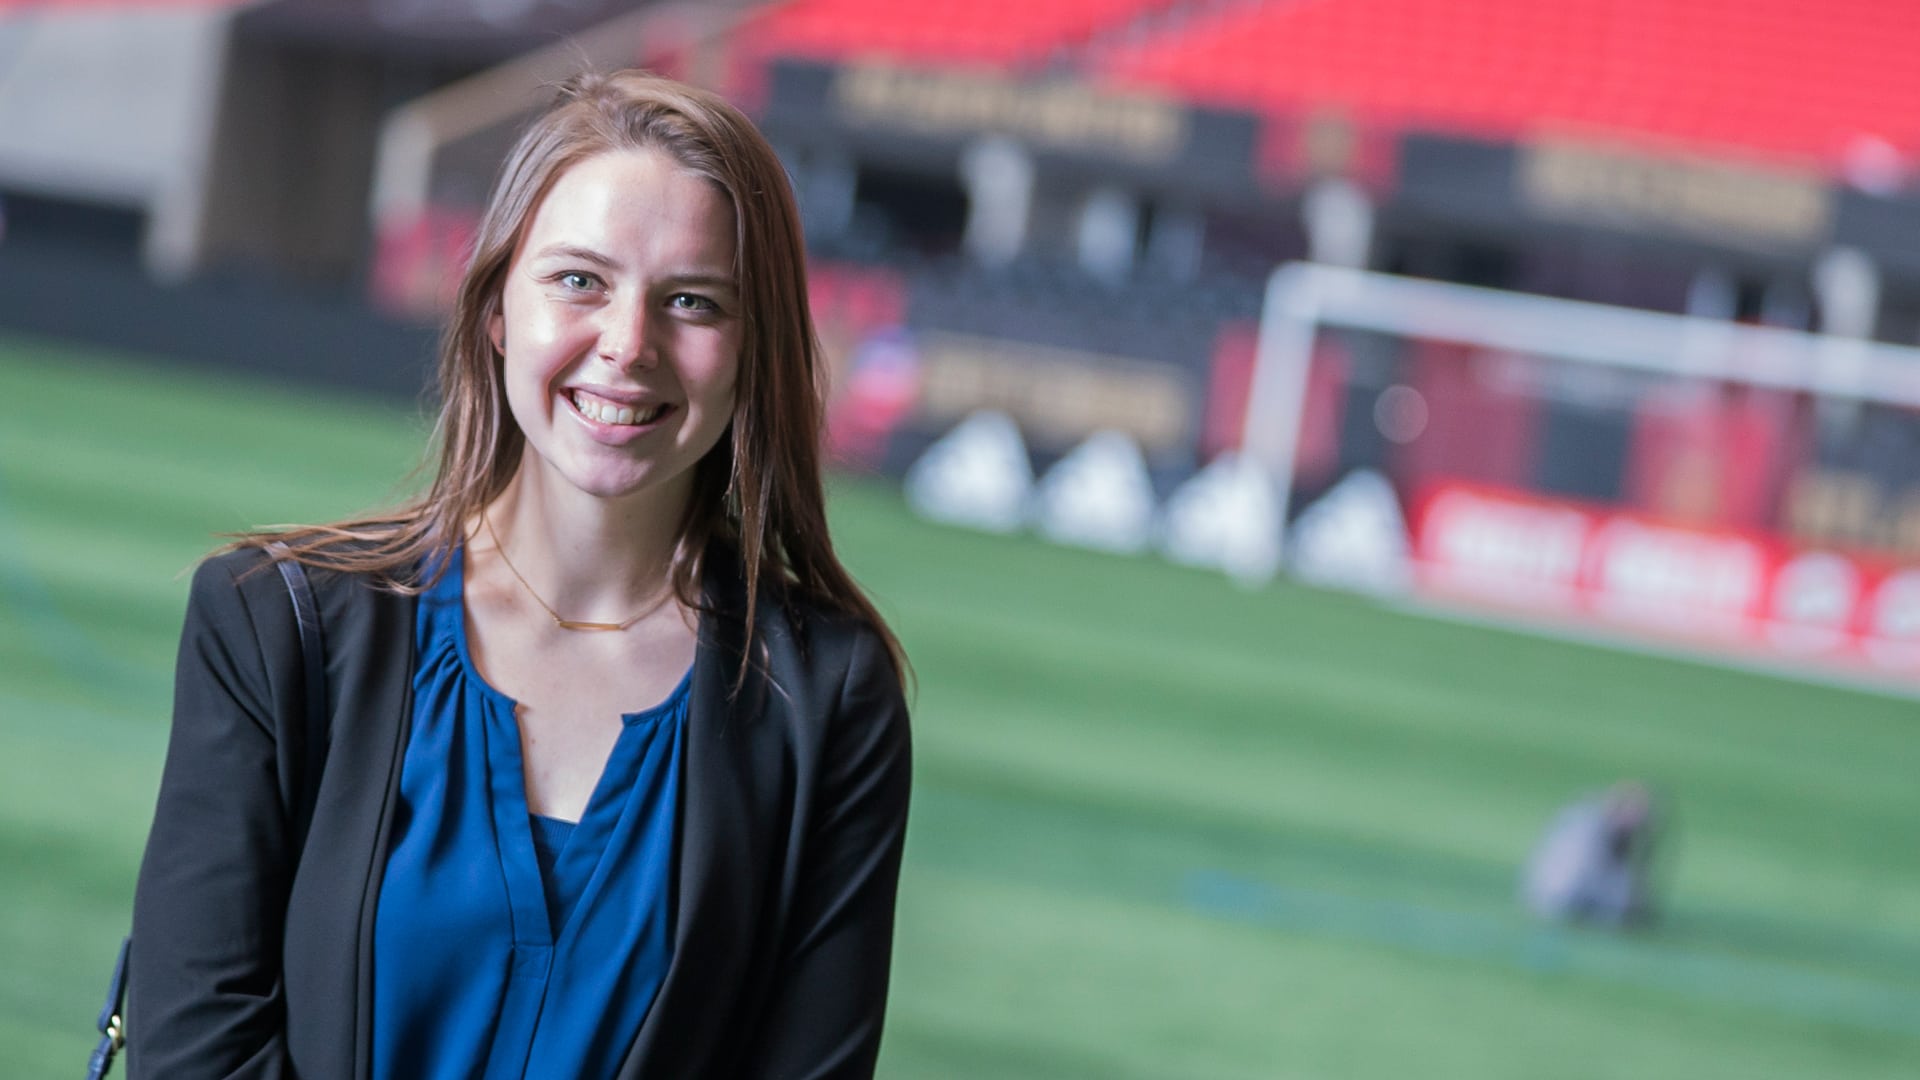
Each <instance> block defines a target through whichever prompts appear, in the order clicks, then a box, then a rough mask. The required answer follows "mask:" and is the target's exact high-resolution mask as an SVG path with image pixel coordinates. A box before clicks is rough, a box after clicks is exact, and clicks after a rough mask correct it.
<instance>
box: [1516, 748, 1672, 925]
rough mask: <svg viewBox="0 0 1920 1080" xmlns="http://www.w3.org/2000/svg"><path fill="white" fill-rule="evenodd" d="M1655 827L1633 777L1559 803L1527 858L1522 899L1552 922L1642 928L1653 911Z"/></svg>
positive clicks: (1653, 812)
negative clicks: (1652, 872) (1584, 795)
mask: <svg viewBox="0 0 1920 1080" xmlns="http://www.w3.org/2000/svg"><path fill="white" fill-rule="evenodd" d="M1659 825H1660V815H1659V812H1658V808H1657V806H1656V805H1655V802H1654V799H1653V795H1652V793H1651V792H1649V791H1648V790H1647V788H1646V786H1645V785H1644V784H1641V783H1638V782H1636V781H1622V782H1621V783H1618V784H1615V785H1614V786H1613V787H1611V788H1608V789H1607V790H1606V791H1604V792H1600V793H1598V794H1596V795H1591V796H1587V797H1585V798H1582V799H1580V800H1578V801H1576V802H1574V803H1572V804H1570V805H1568V806H1566V807H1564V808H1562V809H1561V810H1560V812H1559V813H1557V814H1556V815H1554V818H1553V821H1552V822H1551V823H1549V824H1548V826H1547V828H1546V831H1545V832H1544V833H1543V834H1542V835H1541V837H1540V841H1539V843H1538V844H1536V845H1535V846H1534V849H1533V853H1532V854H1531V855H1530V856H1529V857H1528V859H1527V864H1526V869H1525V871H1524V873H1523V874H1522V877H1521V883H1520V895H1521V900H1522V901H1523V902H1524V903H1525V904H1526V906H1527V910H1529V911H1531V912H1532V913H1533V914H1535V915H1537V916H1540V917H1541V918H1544V919H1549V920H1552V921H1554V922H1579V923H1590V924H1592V925H1596V926H1604V927H1609V928H1616V929H1617V928H1622V927H1630V926H1644V925H1646V924H1647V923H1648V922H1650V921H1651V920H1652V917H1653V913H1654V905H1653V897H1652V881H1651V871H1652V859H1653V848H1654V840H1655V838H1656V836H1657V834H1658V832H1659Z"/></svg>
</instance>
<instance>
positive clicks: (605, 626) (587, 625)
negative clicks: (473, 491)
mask: <svg viewBox="0 0 1920 1080" xmlns="http://www.w3.org/2000/svg"><path fill="white" fill-rule="evenodd" d="M480 520H481V521H483V522H485V523H486V526H487V536H489V537H491V538H492V540H493V550H495V551H497V552H499V553H500V561H501V562H502V563H505V564H506V567H507V572H508V573H511V574H512V575H513V579H514V580H515V581H518V582H519V583H520V587H521V588H523V589H525V590H527V595H528V596H531V597H533V602H534V603H536V604H539V605H540V606H541V607H542V608H543V609H545V611H546V613H547V614H548V615H551V616H552V617H553V625H555V626H557V627H559V628H560V629H562V630H625V629H626V628H627V627H629V626H632V625H633V624H634V623H637V622H639V621H640V620H641V619H644V618H646V617H647V616H649V615H651V614H653V613H654V612H655V611H658V610H659V609H660V605H662V604H664V603H666V602H667V600H668V598H670V597H671V596H673V590H672V589H668V590H667V591H666V592H663V593H661V594H660V597H659V599H657V600H654V601H653V602H652V603H649V604H648V605H647V606H646V607H644V608H642V609H641V610H640V613H639V614H638V615H635V616H634V617H633V618H631V619H628V620H627V621H626V622H617V623H611V622H583V621H581V620H579V619H563V618H561V617H560V613H559V612H557V611H555V610H553V608H552V606H551V605H549V604H548V603H547V602H546V601H545V600H542V599H540V594H539V593H537V592H534V591H533V586H532V585H529V584H527V579H526V578H524V577H521V576H520V571H519V569H517V568H516V567H515V566H514V565H513V560H512V559H509V558H507V546H506V545H505V544H502V543H501V542H500V534H499V533H497V532H494V531H493V515H491V514H488V513H486V512H484V511H483V512H481V514H480Z"/></svg>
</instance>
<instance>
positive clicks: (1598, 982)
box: [0, 341, 1920, 1080]
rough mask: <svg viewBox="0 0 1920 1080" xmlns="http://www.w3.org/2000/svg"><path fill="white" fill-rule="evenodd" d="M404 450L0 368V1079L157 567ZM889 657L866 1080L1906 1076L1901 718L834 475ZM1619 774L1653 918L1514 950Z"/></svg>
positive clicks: (124, 863) (99, 834)
mask: <svg viewBox="0 0 1920 1080" xmlns="http://www.w3.org/2000/svg"><path fill="white" fill-rule="evenodd" d="M423 429H424V425H423V424H422V422H421V421H420V419H419V418H418V417H417V416H414V415H411V414H408V413H405V412H401V411H396V410H394V409H391V408H387V407H384V406H378V405H372V404H367V403H357V402H354V401H352V400H348V399H344V398H336V397H329V396H327V395H324V394H318V393H314V392H312V391H307V390H300V391H292V390H287V389H283V388H276V387H272V386H267V385H260V384H252V383H248V382H245V381H242V380H240V379H238V378H236V377H234V376H231V375H209V374H206V373H185V372H182V371H179V370H177V369H174V368H171V367H167V366H163V365H161V364H158V363H154V362H140V361H139V360H138V359H137V358H118V359H115V358H108V357H101V356H97V355H94V354H91V353H84V352H80V351H77V350H71V349H67V348H64V347H56V346H52V345H47V344H44V343H31V342H17V341H16V342H11V343H8V342H0V866H4V868H5V870H4V882H5V885H4V888H3V889H0V957H4V963H0V1076H6V1077H10V1078H11V1077H21V1078H37V1077H50V1078H59V1077H63V1076H72V1075H77V1074H78V1072H79V1069H80V1066H81V1062H82V1060H83V1059H84V1058H85V1056H86V1054H87V1051H88V1049H89V1047H90V1044H91V1034H90V1024H91V1021H92V1017H93V1012H94V1011H95V1009H96V1008H97V1007H98V997H97V995H98V993H99V991H100V988H101V984H102V983H103V982H104V980H105V976H106V973H107V967H108V965H109V962H110V960H111V957H112V953H113V949H114V947H115V946H116V944H117V942H118V940H119V936H120V934H121V933H122V932H123V930H124V928H125V926H126V919H127V912H128V905H129V901H130V897H131V893H132V887H133V879H134V873H135V870H136V866H137V862H138V859H139V854H140V848H141V844H142V840H143V836H144V832H145V827H146V820H147V816H148V815H149V813H150V812H151V808H152V800H153V795H154V791H155V789H156V786H157V784H158V780H159V770H160V762H161V755H162V750H163V747H164V742H165V734H166V731H165V729H166V723H167V702H168V700H169V690H168V686H169V681H170V673H171V664H172V652H173V648H174V640H175V635H176V633H177V632H178V625H179V618H180V612H181V608H182V605H183V603H184V600H185V588H186V580H185V578H184V577H183V576H181V572H182V571H183V570H184V569H186V568H187V567H189V566H190V565H191V563H192V562H193V560H194V559H195V557H196V556H197V555H198V554H199V553H200V552H202V551H203V550H205V549H206V548H207V547H208V546H210V545H211V544H212V543H213V538H212V534H213V533H215V532H219V531H222V530H230V529H237V528H241V527H245V526H249V525H254V524H260V523H268V522H281V521H295V520H314V519H318V518H325V517H329V516H333V515H338V514H342V513H345V512H347V511H350V510H354V509H358V508H362V507H365V506H368V505H370V504H374V503H379V502H383V501H386V500H387V498H388V497H389V495H390V494H391V493H392V492H393V491H394V490H395V485H396V484H398V483H399V482H400V481H401V479H402V477H403V476H404V474H405V473H406V471H407V469H408V467H409V466H410V465H411V463H412V462H413V461H414V459H415V455H416V452H417V447H418V445H419V442H420V439H421V438H422V432H423ZM833 512H834V518H835V522H836V525H837V530H838V535H839V537H840V541H841V545H842V548H843V552H844V554H845V556H846V558H847V560H848V562H849V563H850V565H851V566H852V567H853V568H854V571H855V573H856V574H857V575H858V576H859V577H860V578H861V579H862V580H863V581H864V582H865V583H866V584H867V585H868V586H869V587H870V588H871V589H872V590H873V592H874V593H875V594H876V596H877V598H878V599H879V601H880V604H881V607H882V609H883V610H884V611H886V612H887V613H888V614H889V616H890V617H891V618H893V619H894V620H895V623H896V628H897V629H898V630H899V632H900V634H901V637H902V638H903V640H904V641H905V642H906V644H907V646H908V648H909V650H910V652H911V654H912V656H913V659H914V661H915V663H916V665H917V666H918V669H919V675H920V682H921V688H920V693H919V697H918V701H917V705H916V708H915V714H914V719H915V725H916V726H915V737H916V785H917V786H916V788H915V794H914V809H913V825H912V832H911V836H910V841H909V847H908V852H907V866H906V871H905V877H904V880H903V886H902V898H901V909H900V929H899V940H898V949H897V952H896V957H895V972H896V979H895V991H894V996H893V999H892V1004H891V1009H890V1012H889V1028H888V1033H887V1038H886V1046H885V1052H884V1056H883V1060H882V1074H883V1075H885V1076H897V1077H955V1078H962V1077H964V1078H976V1077H1006V1078H1034V1080H1041V1078H1046V1080H1060V1078H1077V1077H1087V1078H1101V1080H1108V1078H1135V1077H1167V1078H1213V1077H1221V1078H1237V1077H1289V1078H1291V1077H1302V1078H1316V1077H1324V1078H1343V1080H1404V1078H1409V1077H1413V1078H1429V1077H1431V1078H1462V1080H1467V1078H1471V1080H1500V1078H1512V1080H1537V1078H1579V1077H1591V1078H1600V1077H1609V1078H1613V1077H1618V1078H1626V1077H1634V1078H1643V1077H1662V1078H1664V1077H1674V1078H1688V1080H1705V1078H1713V1077H1725V1078H1729V1080H1754V1078H1758V1077H1783V1078H1784V1077H1805V1078H1820V1080H1828V1078H1836V1077H1846V1078H1887V1080H1892V1078H1896V1077H1897V1078H1902V1080H1911V1078H1913V1077H1915V1076H1920V715H1917V714H1920V709H1916V706H1915V703H1914V702H1913V701H1910V700H1896V699H1893V698H1888V697H1879V696H1873V695H1868V694H1864V693H1854V692H1847V691H1842V690H1835V689H1831V688H1822V687H1815V686H1810V685H1803V684H1796V683H1793V682H1787V681H1780V680H1773V679H1768V678H1764V677H1760V676H1757V675H1753V674H1744V673H1737V672H1731V671H1726V670H1720V669H1715V668H1712V667H1706V666H1701V665H1696V664H1690V663H1685V662H1681V661H1674V660H1663V659H1656V658H1649V657H1644V656H1637V655H1629V654H1625V653H1619V652H1609V651H1603V650H1599V649H1593V648H1588V647H1583V646H1578V645H1573V644H1567V643H1563V642H1555V641H1548V640H1543V639H1535V638H1530V637H1526V636H1522V635H1519V634H1512V633H1506V632H1501V631H1497V630H1489V629H1483V628H1477V627H1470V626H1464V625H1457V624H1452V623H1446V622H1441V621H1435V620H1429V619H1423V618H1418V617H1414V616H1410V615H1407V614H1404V613H1399V612H1394V611H1389V610H1383V609H1381V608H1379V607H1377V606H1375V605H1372V604H1370V603H1367V602H1364V601H1361V600H1357V599H1354V598H1350V597H1346V596H1340V595H1334V594H1328V593H1322V592H1316V591H1312V590H1307V589H1302V588H1297V587H1292V586H1287V585H1280V586H1276V587H1273V588H1269V589H1263V590H1259V591H1253V592H1248V591H1242V590H1239V589H1236V588H1234V587H1232V586H1231V585H1229V584H1228V583H1226V582H1225V581H1223V580H1220V579H1217V578H1215V577H1212V576H1207V575H1203V574H1198V573H1194V572H1190V571H1185V570H1180V569H1175V568H1172V567H1169V566H1166V565H1162V564H1160V563H1157V562H1153V561H1148V560H1121V559H1111V558H1105V557H1099V556H1092V555H1086V554H1081V553H1075V552H1069V551H1064V550H1059V549H1055V548H1050V547H1046V546H1044V545H1041V544H1039V543H1037V542H1033V541H1029V540H1022V539H1012V540H1009V539H999V538H989V537H982V536H975V535H971V534H967V533H962V532H956V531H951V530H945V529H940V528H935V527H932V526H929V525H926V524H922V523H920V522H917V521H915V520H914V519H913V518H911V517H909V516H908V515H907V514H906V513H905V511H904V510H903V508H902V506H901V504H900V502H899V500H898V499H897V498H896V497H895V496H894V495H893V494H892V493H891V492H890V491H888V490H887V489H885V488H883V487H878V486H872V485H868V484H864V483H854V482H841V483H839V484H838V485H837V490H836V493H835V498H834V505H833ZM1622 776H1639V777H1644V778H1646V779H1648V780H1650V781H1652V782H1654V783H1655V784H1657V785H1659V786H1660V788H1661V789H1662V790H1663V791H1664V792H1665V793H1666V794H1667V795H1668V796H1669V797H1670V799H1671V801H1672V804H1673V805H1674V807H1675V809H1676V821H1677V824H1676V831H1675V834H1674V836H1673V843H1672V846H1671V850H1670V851H1669V854H1671V855H1673V856H1674V858H1673V860H1672V862H1671V864H1670V867H1669V869H1670V870H1671V873H1670V875H1669V885H1670V889H1669V898H1670V904H1669V917H1668V918H1667V920H1666V921H1665V922H1664V924H1663V925H1662V926H1661V927H1660V928H1659V929H1657V930H1656V931H1654V932H1650V933H1647V934H1644V935H1639V936H1630V937H1616V936H1609V935H1603V934H1596V933H1588V932H1569V931H1555V930H1550V929H1546V928H1542V927H1539V926H1536V925H1534V924H1532V923H1530V922H1529V921H1528V920H1526V919H1525V918H1523V917H1521V916H1520V914H1519V913H1518V912H1517V911H1516V909H1515V905H1514V902H1513V891H1514V885H1513V883H1514V875H1515V870H1516V866H1517V863H1518V861H1519V859H1520V858H1521V857H1522V856H1523V855H1524V853H1525V851H1526V850H1527V848H1528V847H1529V846H1530V844H1531V843H1532V841H1533V839H1534V837H1535V834H1536V832H1537V830H1538V829H1539V827H1540V826H1541V824H1542V823H1543V822H1544V821H1545V820H1546V819H1547V817H1548V816H1549V815H1550V814H1551V813H1552V811H1553V809H1554V808H1555V807H1556V805H1558V804H1559V803H1561V802H1563V801H1565V800H1566V799H1568V798H1570V797H1572V796H1574V795H1576V794H1579V793H1581V792H1584V791H1588V790H1591V789H1593V788H1596V787H1599V786H1603V785H1605V784H1606V783H1608V782H1610V781H1612V780H1613V779H1615V778H1618V777H1622Z"/></svg>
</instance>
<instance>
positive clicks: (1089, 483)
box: [1033, 431, 1154, 554]
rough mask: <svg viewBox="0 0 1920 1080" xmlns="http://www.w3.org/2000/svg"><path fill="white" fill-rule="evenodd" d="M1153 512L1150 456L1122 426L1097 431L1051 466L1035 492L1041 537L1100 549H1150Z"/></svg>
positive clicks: (1120, 550)
mask: <svg viewBox="0 0 1920 1080" xmlns="http://www.w3.org/2000/svg"><path fill="white" fill-rule="evenodd" d="M1153 511H1154V498H1153V481H1152V480H1151V479H1149V478H1148V476H1147V462H1146V459H1145V458H1144V457H1142V456H1141V453H1140V447H1139V445H1138V444H1136V443H1135V442H1134V441H1133V440H1132V439H1131V438H1129V437H1127V436H1126V435H1123V434H1121V433H1120V432H1117V431H1099V432H1095V433H1094V434H1093V435H1092V436H1091V437H1089V438H1088V439H1087V441H1086V442H1083V443H1081V444H1080V445H1079V446H1077V447H1075V448H1074V450H1073V452H1072V453H1070V454H1068V455H1067V456H1066V457H1063V458H1061V459H1060V460H1059V461H1058V462H1057V463H1055V465H1054V466H1053V468H1051V469H1049V470H1047V474H1046V476H1044V477H1042V478H1041V480H1040V484H1039V486H1038V488H1037V489H1036V491H1035V493H1034V515H1033V516H1034V522H1035V524H1036V525H1038V526H1039V529H1040V534H1041V535H1042V536H1045V537H1046V538H1047V539H1049V540H1052V541H1054V542H1055V543H1060V544H1071V545H1073V546H1075V547H1084V548H1093V549H1095V550H1097V551H1110V552H1115V553H1119V554H1134V553H1136V552H1140V551H1144V550H1146V547H1147V541H1148V540H1149V539H1150V538H1151V536H1152V533H1153Z"/></svg>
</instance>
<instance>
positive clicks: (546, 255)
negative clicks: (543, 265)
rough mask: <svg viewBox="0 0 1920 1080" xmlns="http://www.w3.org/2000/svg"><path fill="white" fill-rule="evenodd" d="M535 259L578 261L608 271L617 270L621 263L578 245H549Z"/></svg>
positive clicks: (536, 254)
mask: <svg viewBox="0 0 1920 1080" xmlns="http://www.w3.org/2000/svg"><path fill="white" fill-rule="evenodd" d="M533 257H534V258H536V259H553V258H562V259H578V260H580V261H581V262H589V263H592V264H594V265H595V266H599V267H604V268H605V269H608V270H616V269H618V268H619V266H620V264H619V263H617V262H615V261H614V260H613V259H611V258H609V257H608V256H605V255H602V254H600V253H599V252H597V251H595V250H593V249H592V248H584V247H580V246H578V245H576V244H548V245H547V246H546V247H543V248H541V249H540V250H539V251H537V252H535V253H534V256H533Z"/></svg>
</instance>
